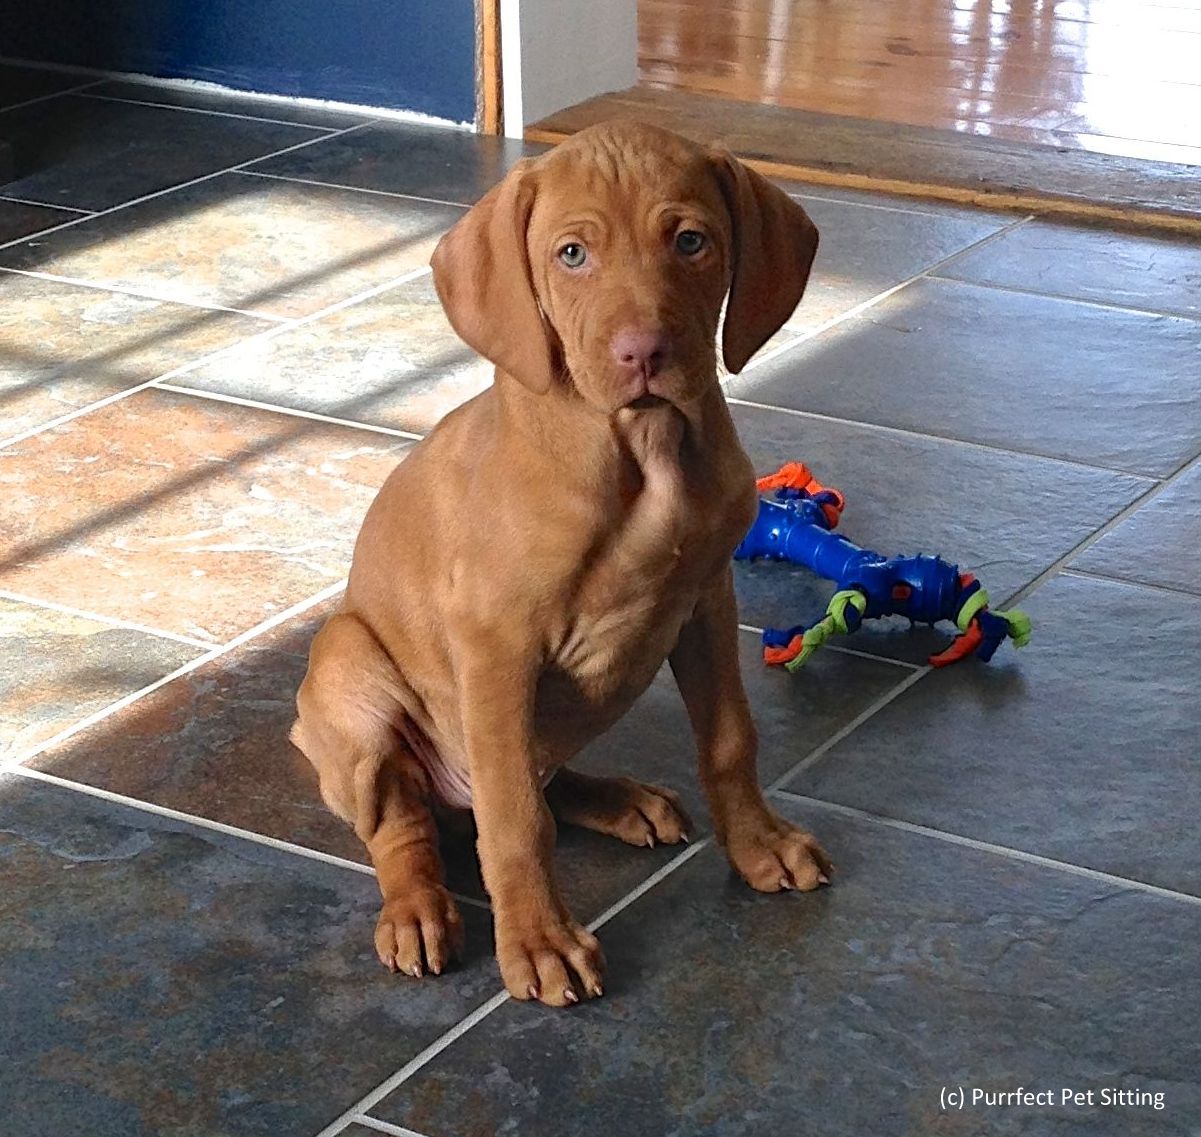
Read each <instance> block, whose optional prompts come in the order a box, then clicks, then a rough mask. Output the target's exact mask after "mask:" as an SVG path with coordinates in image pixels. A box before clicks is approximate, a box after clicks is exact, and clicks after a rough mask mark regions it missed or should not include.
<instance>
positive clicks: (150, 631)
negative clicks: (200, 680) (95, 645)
mask: <svg viewBox="0 0 1201 1137" xmlns="http://www.w3.org/2000/svg"><path fill="white" fill-rule="evenodd" d="M0 600H11V601H12V602H13V603H14V604H29V605H31V606H32V607H35V608H47V609H49V610H50V611H51V612H61V613H63V614H64V615H66V616H78V617H80V619H84V620H92V621H94V622H95V623H97V624H107V625H108V626H109V627H112V628H124V629H126V630H127V631H131V632H142V633H144V634H146V635H151V636H155V637H157V638H158V639H163V640H171V641H173V642H175V643H179V644H186V645H187V646H188V647H199V648H204V650H205V651H212V649H213V648H215V647H218V646H219V645H218V644H216V643H214V642H213V641H212V640H202V639H198V638H196V637H195V636H185V635H181V634H180V633H178V632H168V631H166V630H165V629H164V628H152V627H151V626H150V625H149V624H138V623H134V622H133V621H131V620H122V619H121V618H120V617H119V616H106V615H104V614H102V613H100V612H89V611H87V610H86V609H84V608H74V607H72V606H71V605H70V604H60V603H58V601H56V600H42V599H40V598H39V597H37V596H28V595H26V594H25V593H23V592H12V591H10V590H9V589H7V588H0Z"/></svg>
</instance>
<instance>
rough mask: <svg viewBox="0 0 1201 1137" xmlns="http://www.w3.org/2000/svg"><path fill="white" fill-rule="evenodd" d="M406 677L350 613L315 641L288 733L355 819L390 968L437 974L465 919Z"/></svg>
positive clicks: (343, 813)
mask: <svg viewBox="0 0 1201 1137" xmlns="http://www.w3.org/2000/svg"><path fill="white" fill-rule="evenodd" d="M399 690H400V677H399V675H398V674H397V672H396V668H395V667H394V665H393V664H392V661H391V660H390V659H389V658H388V656H387V655H386V654H385V652H384V650H383V648H381V647H380V645H379V643H378V641H377V640H376V639H375V637H374V636H373V635H372V634H371V632H370V631H369V630H368V629H367V627H366V626H365V625H364V624H363V623H362V622H361V621H360V620H359V619H358V618H357V617H355V616H354V615H353V614H349V613H340V614H338V615H336V616H334V617H332V618H331V619H330V620H329V622H328V623H326V625H325V627H323V628H322V629H321V631H320V632H319V633H318V634H317V637H316V639H315V640H314V641H313V647H312V652H311V655H310V657H309V670H308V674H307V675H306V676H305V679H304V683H303V684H302V685H301V687H300V692H299V694H298V696H297V706H298V709H299V717H298V718H297V720H296V725H295V726H294V727H293V728H292V741H293V742H294V743H296V745H297V746H298V747H299V748H300V749H301V750H302V751H303V752H304V754H305V755H306V757H307V758H308V759H309V761H310V762H312V763H313V765H314V766H315V767H316V768H317V773H318V775H319V776H320V779H321V796H322V797H323V798H324V799H325V801H326V804H327V805H329V807H330V808H331V809H332V810H333V811H334V812H335V813H336V814H338V816H340V817H341V818H343V820H345V821H347V822H348V823H349V824H351V825H352V826H353V827H354V830H355V832H356V833H357V834H358V836H359V837H360V839H361V840H362V841H363V843H364V844H365V845H366V846H367V851H368V852H369V853H370V855H371V862H372V864H373V865H374V866H375V871H376V875H377V877H378V879H379V887H380V892H381V893H382V894H383V899H384V904H383V909H382V911H381V912H380V918H379V923H378V925H377V926H376V932H375V947H376V951H377V952H378V953H379V957H380V961H381V962H382V963H383V964H384V966H385V967H387V968H389V969H390V970H392V971H403V972H405V973H406V974H409V975H416V976H421V975H423V974H424V973H425V972H426V971H431V972H433V973H434V974H435V975H437V974H440V973H441V972H442V970H443V968H445V967H446V966H447V964H448V963H449V962H450V959H451V957H452V956H454V955H458V954H459V953H460V951H461V950H462V943H463V922H462V918H461V917H460V915H459V911H458V908H457V907H456V905H455V902H454V900H453V898H452V897H451V895H450V893H449V892H447V890H446V888H445V886H444V884H443V875H442V861H441V858H440V856H439V854H438V830H437V826H436V824H435V822H434V816H433V813H432V812H431V810H430V804H429V784H428V779H427V777H426V774H425V770H424V768H423V767H422V765H421V763H420V762H419V761H418V760H417V758H416V757H415V756H414V754H413V752H412V750H410V749H409V747H408V745H407V744H406V743H405V742H404V740H403V739H402V738H401V735H400V731H399V725H400V724H401V723H402V722H403V721H404V713H405V712H404V709H403V707H402V705H401V702H400V697H399Z"/></svg>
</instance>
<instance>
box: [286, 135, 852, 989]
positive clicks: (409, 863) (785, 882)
mask: <svg viewBox="0 0 1201 1137" xmlns="http://www.w3.org/2000/svg"><path fill="white" fill-rule="evenodd" d="M816 249H817V231H816V229H815V228H814V227H813V224H812V223H811V222H810V220H809V218H808V217H807V216H806V215H805V213H804V211H803V210H802V209H801V208H800V206H798V205H797V204H796V203H795V202H793V201H792V200H791V199H790V198H789V197H788V196H787V195H785V194H784V193H783V192H782V191H780V190H779V189H777V188H776V187H774V186H772V185H771V184H770V183H768V182H767V181H765V180H764V179H763V178H761V177H759V176H758V175H757V174H755V173H752V172H751V171H749V170H747V169H746V168H745V167H743V166H742V165H741V164H740V163H739V162H737V161H735V160H734V159H733V158H731V157H729V156H728V155H724V154H714V153H711V152H709V151H706V150H703V149H701V148H699V147H697V146H695V145H692V144H691V143H688V142H686V141H684V140H683V139H681V138H678V137H676V136H675V135H672V134H669V133H667V132H665V131H662V130H658V129H654V128H651V127H647V126H638V125H634V124H609V125H604V126H599V127H593V128H592V129H590V130H586V131H584V132H582V133H580V134H578V135H576V136H575V137H574V138H572V139H571V140H570V141H568V142H565V143H563V144H562V145H561V146H560V147H558V149H556V150H554V151H552V152H550V153H549V154H546V155H545V156H543V157H540V158H538V159H536V160H532V161H525V162H522V163H520V164H519V165H517V166H516V167H515V168H514V169H513V170H512V172H510V173H509V175H508V176H507V177H506V178H505V180H504V181H503V182H502V183H501V184H500V185H498V186H497V187H496V188H495V189H493V190H492V191H491V192H490V193H489V194H488V195H487V196H486V197H485V198H484V199H483V200H482V201H480V203H479V204H478V205H476V206H475V207H474V208H473V209H472V210H471V211H470V212H469V213H467V214H466V216H464V217H463V219H462V220H461V221H459V223H458V224H457V225H455V227H454V228H453V229H451V230H450V232H449V233H447V234H446V236H445V237H444V238H443V239H442V241H441V243H440V244H439V245H438V248H437V250H436V252H435V253H434V258H433V269H434V282H435V284H436V286H437V289H438V294H439V296H440V297H441V300H442V303H443V306H444V307H445V309H446V313H447V315H448V317H449V318H450V322H451V323H452V324H453V325H454V327H455V330H456V331H457V332H458V333H459V334H460V335H461V336H462V337H463V339H464V340H466V341H467V343H468V344H470V345H471V346H472V347H473V348H475V349H476V350H477V351H479V352H480V353H481V354H482V355H484V356H486V357H487V358H488V359H489V360H491V361H492V362H493V363H495V364H496V381H495V383H494V385H493V386H492V387H491V388H489V389H488V390H487V391H485V392H484V393H483V394H481V395H479V396H478V397H477V398H475V399H473V400H471V401H470V402H469V403H467V404H465V405H464V406H462V407H460V408H458V409H457V410H456V411H454V412H453V413H452V414H450V415H448V416H447V417H446V419H445V420H444V421H443V422H442V423H441V424H440V425H439V426H438V428H437V429H436V430H434V431H433V433H431V434H430V436H429V437H428V438H427V439H426V440H425V441H424V442H422V443H421V444H420V445H419V446H417V447H416V448H415V449H414V450H413V452H412V454H411V455H410V456H409V457H408V458H407V459H406V461H405V462H404V463H403V464H402V465H401V466H400V467H399V468H398V469H397V470H396V471H395V472H394V473H393V474H392V476H391V477H390V478H389V479H388V481H387V483H386V484H385V485H384V487H383V488H382V489H381V490H380V493H379V496H378V497H377V498H376V500H375V503H374V504H373V505H372V507H371V509H370V511H369V512H368V514H367V518H366V520H365V521H364V523H363V529H362V533H361V534H360V536H359V541H358V546H357V548H356V550H355V555H354V564H353V566H352V568H351V572H350V581H349V584H348V587H347V590H346V596H345V600H344V601H343V603H342V606H341V610H340V611H339V612H338V613H337V614H336V615H335V616H333V617H332V618H331V619H330V620H329V622H328V623H327V624H326V625H325V627H324V628H322V630H321V632H320V633H319V634H318V636H317V638H316V640H315V641H314V643H313V650H312V657H311V660H310V663H309V671H308V675H307V676H306V678H305V680H304V683H303V685H302V687H301V689H300V694H299V697H298V704H299V718H298V720H297V723H296V726H295V727H294V728H293V732H292V738H293V739H294V741H295V742H296V744H297V745H298V746H299V747H300V749H301V750H303V751H304V753H305V754H306V755H308V757H309V759H310V760H311V761H312V763H313V764H314V765H315V766H316V768H317V770H318V772H319V774H320V778H321V791H322V794H323V796H324V798H325V800H326V801H327V802H328V803H329V805H330V807H331V808H332V809H333V810H334V811H335V812H336V813H338V814H339V815H340V816H341V817H343V818H345V819H346V820H347V821H348V822H350V823H351V824H352V825H353V826H354V828H355V831H356V832H357V833H358V835H359V836H360V837H361V838H362V840H363V841H364V842H365V843H366V845H367V848H368V850H369V852H370V854H371V859H372V861H373V862H374V864H375V867H376V869H377V871H378V874H379V884H380V890H381V891H382V893H383V899H384V904H383V911H382V913H381V915H380V919H379V925H378V928H377V931H376V937H375V942H376V947H377V949H378V951H379V955H380V958H381V959H382V960H383V962H384V963H385V964H386V965H387V966H388V967H390V968H392V969H393V970H400V971H405V972H408V973H409V974H412V975H418V976H419V975H421V974H422V973H423V970H426V969H428V970H429V971H432V972H434V973H435V974H436V973H439V972H441V970H442V969H443V967H444V966H445V965H446V964H447V962H448V960H449V958H450V956H451V955H452V954H454V953H455V952H456V951H457V950H458V949H459V947H460V945H461V939H462V924H461V921H460V918H459V914H458V912H457V910H456V907H455V903H454V901H453V899H452V898H451V896H450V895H449V893H448V892H447V891H446V889H445V887H444V885H443V878H442V866H441V861H440V858H439V855H438V838H437V830H436V828H435V824H434V819H433V815H432V812H431V805H434V806H436V805H438V804H442V805H448V806H451V807H458V808H463V809H465V808H470V809H471V810H473V811H474V814H475V821H476V827H477V829H478V833H479V846H478V848H479V856H480V862H481V865H482V869H483V875H484V882H485V884H486V885H487V888H488V892H489V895H490V896H491V898H492V903H493V910H494V913H495V921H496V950H497V958H498V960H499V963H500V970H501V974H502V976H503V978H504V982H505V986H506V987H507V988H508V990H509V992H510V993H511V994H512V995H513V996H514V997H515V998H518V999H528V998H536V999H541V1000H542V1001H543V1002H544V1003H550V1004H553V1005H556V1006H561V1005H564V1004H566V1003H574V1002H576V1001H577V1000H578V998H579V997H580V996H584V997H588V996H594V995H599V994H601V973H602V968H603V966H604V964H603V958H602V955H601V951H600V947H599V945H598V943H597V941H596V939H595V937H594V936H592V935H591V934H590V933H589V932H587V931H585V930H584V929H583V928H582V927H580V925H579V924H577V923H575V922H574V921H573V920H572V918H571V916H570V914H569V913H568V912H567V910H566V908H565V907H564V905H563V902H562V900H561V899H560V898H559V895H558V891H557V889H556V886H555V880H554V873H553V868H552V855H553V847H554V840H555V823H554V820H553V818H554V817H556V816H557V817H558V818H559V819H560V820H561V821H564V822H567V823H569V824H573V825H582V826H586V827H588V828H591V829H596V830H598V831H600V832H602V833H608V834H611V835H613V836H615V837H620V838H621V839H622V840H624V841H629V842H631V843H633V844H654V843H655V842H656V841H659V842H667V843H673V842H676V841H680V840H681V839H683V838H684V837H685V836H686V827H687V820H686V818H685V817H684V816H683V813H682V811H681V810H680V808H679V806H678V804H677V800H676V798H675V795H674V794H672V793H671V792H670V791H669V790H664V789H659V788H657V787H654V786H645V785H640V784H638V783H636V782H633V781H630V780H629V779H624V778H622V779H609V778H595V777H589V776H586V775H584V774H578V773H574V772H573V771H571V770H569V769H567V768H565V764H566V763H567V762H568V761H569V760H570V759H571V758H572V756H573V755H575V754H576V753H577V752H578V751H579V750H580V749H581V748H582V747H583V746H584V745H585V744H586V743H587V742H589V741H590V740H592V739H593V738H595V737H596V736H597V735H598V734H600V733H601V732H603V731H604V730H606V729H608V727H609V726H611V725H612V724H613V723H614V722H615V721H616V720H617V719H618V718H619V717H620V716H621V715H623V714H624V713H625V712H626V710H628V709H629V707H630V705H631V704H632V703H633V702H634V700H635V699H636V698H637V697H638V696H639V695H640V694H641V693H642V692H643V691H644V690H645V689H646V687H647V685H648V684H649V683H650V682H651V679H652V678H653V677H654V675H655V673H656V671H658V669H659V667H660V666H661V664H662V663H663V661H664V660H665V659H667V660H669V661H670V663H671V667H672V670H673V672H674V674H675V677H676V680H677V682H678V684H679V687H680V691H681V694H682V695H683V698H684V701H685V703H686V705H687V708H688V713H689V715H690V718H691V721H692V725H693V728H694V730H695V734H696V741H697V745H698V748H699V752H700V777H701V782H702V784H703V786H704V789H705V793H706V795H707V799H708V802H709V806H710V810H711V812H712V816H713V822H714V827H715V830H716V834H717V838H718V840H719V841H720V842H721V843H722V845H723V846H724V848H725V850H726V853H727V855H728V856H729V859H730V861H731V863H732V864H733V866H734V868H735V869H737V871H738V872H739V873H741V874H742V876H743V877H744V878H745V879H746V880H747V881H748V882H749V883H750V884H751V885H752V887H754V888H757V889H760V890H761V891H764V892H775V891H778V890H779V889H788V888H797V889H802V890H806V889H812V888H815V887H817V886H818V885H819V884H821V883H824V882H825V880H826V875H825V874H826V873H828V872H829V870H830V866H829V863H828V861H827V859H826V856H825V854H824V853H823V852H822V850H821V848H820V846H818V844H817V842H816V841H814V839H813V838H812V837H811V836H809V835H808V834H806V833H803V832H801V831H799V830H797V829H795V828H794V827H793V826H792V825H790V824H789V823H788V822H786V821H784V820H782V819H781V818H780V817H778V816H777V815H776V814H775V813H773V812H772V811H771V809H769V808H768V806H767V804H766V802H765V801H764V799H763V795H762V793H761V791H760V789H759V784H758V779H757V777H756V772H755V751H756V735H755V728H754V726H753V724H752V722H751V716H750V712H749V710H748V706H747V699H746V695H745V693H744V691H743V687H742V680H741V677H740V675H739V667H738V652H737V638H738V634H739V633H738V629H737V622H736V616H735V608H734V593H733V587H732V577H731V571H730V555H731V553H732V551H733V549H734V546H735V545H736V544H737V543H738V541H739V540H740V538H741V537H742V536H743V534H744V533H745V532H746V530H747V528H748V527H749V525H750V523H751V521H752V520H753V518H754V516H755V509H756V496H755V486H754V478H753V474H752V470H751V466H750V463H749V461H748V459H747V457H746V455H745V454H744V453H743V450H742V448H741V446H740V445H739V442H738V438H737V435H736V434H735V431H734V426H733V423H732V422H731V419H730V415H729V412H728V410H727V408H726V403H725V400H724V398H723V396H722V392H721V389H720V387H719V385H718V379H717V358H716V343H715V341H716V334H717V325H718V319H719V315H720V312H721V306H722V300H723V298H724V297H725V295H726V293H727V291H728V292H729V303H728V307H727V315H726V321H725V326H724V334H723V339H722V350H723V354H724V359H725V364H726V366H727V367H728V368H729V370H730V371H734V372H736V371H739V370H740V369H741V368H742V367H743V365H744V364H745V363H746V362H747V360H748V359H749V358H750V357H751V355H752V354H753V353H754V352H755V351H757V350H758V349H759V348H760V347H761V346H762V345H763V343H764V342H765V341H766V340H767V339H768V337H769V336H771V335H772V334H773V333H774V332H775V331H776V330H777V329H778V328H779V327H780V325H781V324H782V323H783V322H784V320H785V319H787V317H788V316H789V314H790V313H791V312H792V310H793V308H794V307H795V305H796V303H797V301H798V300H799V299H800V297H801V293H802V292H803V291H804V288H805V282H806V280H807V278H808V275H809V268H810V265H811V263H812V261H813V256H814V253H815V252H816ZM552 779H553V780H552Z"/></svg>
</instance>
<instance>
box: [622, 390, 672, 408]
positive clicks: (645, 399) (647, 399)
mask: <svg viewBox="0 0 1201 1137" xmlns="http://www.w3.org/2000/svg"><path fill="white" fill-rule="evenodd" d="M667 405H668V403H667V400H666V399H664V398H661V397H660V396H659V395H649V394H648V395H639V396H638V398H636V399H634V400H633V401H632V402H629V403H626V406H627V407H628V408H629V409H630V410H632V411H649V410H652V409H653V408H654V407H664V406H667Z"/></svg>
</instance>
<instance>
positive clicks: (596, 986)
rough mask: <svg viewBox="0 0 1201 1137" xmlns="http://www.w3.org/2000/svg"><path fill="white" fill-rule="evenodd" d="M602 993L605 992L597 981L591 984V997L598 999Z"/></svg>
mask: <svg viewBox="0 0 1201 1137" xmlns="http://www.w3.org/2000/svg"><path fill="white" fill-rule="evenodd" d="M604 993H605V989H604V988H603V987H602V986H601V985H600V984H599V983H595V984H593V986H592V995H593V998H596V999H599V998H600V997H601V996H602V995H603V994H604Z"/></svg>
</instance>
